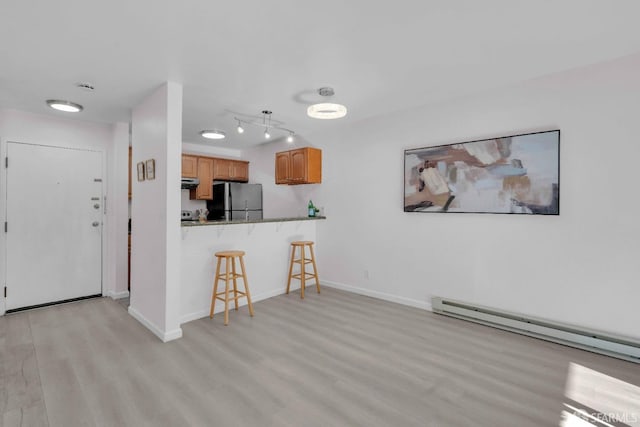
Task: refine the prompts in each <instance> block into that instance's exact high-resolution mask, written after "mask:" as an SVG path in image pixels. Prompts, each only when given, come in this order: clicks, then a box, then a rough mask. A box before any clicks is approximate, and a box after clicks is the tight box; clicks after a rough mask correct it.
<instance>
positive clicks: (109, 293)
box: [105, 291, 129, 299]
mask: <svg viewBox="0 0 640 427" xmlns="http://www.w3.org/2000/svg"><path fill="white" fill-rule="evenodd" d="M105 296H107V297H110V298H111V299H122V298H127V297H128V296H129V291H122V292H115V291H107V293H106V295H105Z"/></svg>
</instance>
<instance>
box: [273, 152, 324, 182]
mask: <svg viewBox="0 0 640 427" xmlns="http://www.w3.org/2000/svg"><path fill="white" fill-rule="evenodd" d="M275 178H276V184H289V185H294V184H320V183H321V182H322V150H320V149H318V148H311V147H305V148H298V149H295V150H289V151H283V152H280V153H276V177H275Z"/></svg>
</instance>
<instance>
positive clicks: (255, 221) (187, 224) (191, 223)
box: [180, 216, 327, 227]
mask: <svg viewBox="0 0 640 427" xmlns="http://www.w3.org/2000/svg"><path fill="white" fill-rule="evenodd" d="M326 218H327V217H325V216H316V217H312V218H309V217H304V216H300V217H291V218H264V219H253V220H249V221H245V220H243V219H242V220H241V219H235V220H233V221H225V220H221V221H207V222H200V221H181V222H180V225H182V226H183V227H201V226H205V225H231V224H261V223H263V222H289V221H315V220H318V219H326Z"/></svg>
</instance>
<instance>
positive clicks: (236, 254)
mask: <svg viewBox="0 0 640 427" xmlns="http://www.w3.org/2000/svg"><path fill="white" fill-rule="evenodd" d="M244 254H245V252H244V251H237V250H231V251H219V252H216V253H215V257H216V258H217V260H218V262H217V264H216V275H215V278H214V281H213V295H212V296H211V312H210V313H209V318H211V319H212V318H213V314H214V313H213V312H214V309H215V307H216V300H221V301H224V324H225V326H226V325H228V324H229V301H230V300H232V301H233V302H234V305H235V309H236V311H237V310H238V299H239V298H244V297H246V298H247V305H248V306H249V314H250V315H251V317H253V305H252V304H251V293H250V292H249V283H248V282H247V273H246V271H245V268H244ZM236 259H238V260H239V261H240V273H238V272H237V271H236ZM223 261H224V271H222V272H221V271H220V270H221V266H222V262H223ZM238 279H242V281H243V284H244V292H242V291H239V290H238ZM220 280H224V285H225V286H224V291H220V292H218V282H219V281H220ZM229 282H231V284H233V289H229V285H230V283H229ZM230 293H233V296H230V295H229V294H230Z"/></svg>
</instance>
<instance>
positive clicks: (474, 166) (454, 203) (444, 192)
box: [404, 130, 560, 215]
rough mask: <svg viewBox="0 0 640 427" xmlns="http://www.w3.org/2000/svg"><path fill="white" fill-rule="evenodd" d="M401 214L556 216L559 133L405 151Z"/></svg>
mask: <svg viewBox="0 0 640 427" xmlns="http://www.w3.org/2000/svg"><path fill="white" fill-rule="evenodd" d="M404 211H405V212H464V213H506V214H530V215H531V214H536V215H559V214H560V131H559V130H552V131H546V132H536V133H529V134H523V135H513V136H505V137H500V138H493V139H483V140H479V141H471V142H463V143H459V144H449V145H440V146H436V147H425V148H416V149H411V150H405V152H404Z"/></svg>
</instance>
